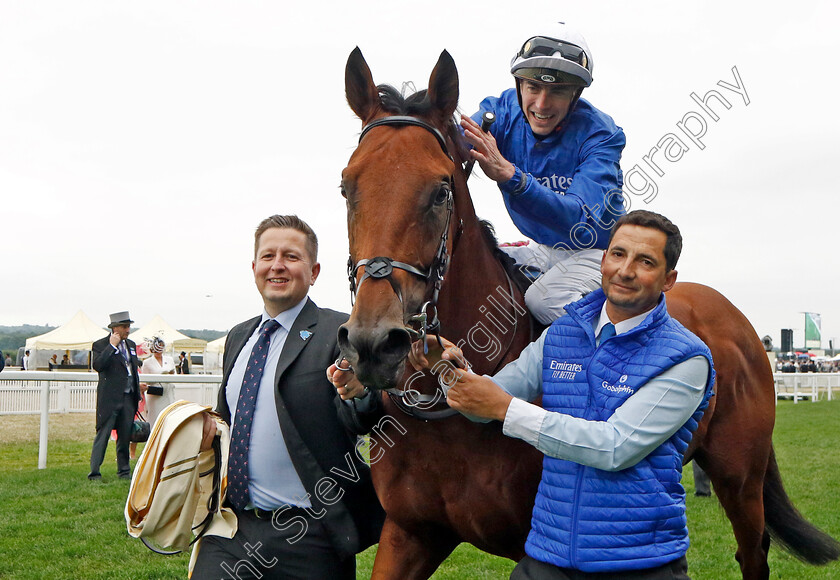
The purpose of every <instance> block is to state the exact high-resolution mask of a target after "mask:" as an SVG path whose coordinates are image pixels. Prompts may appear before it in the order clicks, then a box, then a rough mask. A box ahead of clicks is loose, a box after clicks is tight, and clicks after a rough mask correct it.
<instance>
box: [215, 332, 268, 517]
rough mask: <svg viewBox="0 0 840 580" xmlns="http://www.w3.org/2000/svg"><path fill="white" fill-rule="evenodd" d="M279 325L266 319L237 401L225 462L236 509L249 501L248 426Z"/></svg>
mask: <svg viewBox="0 0 840 580" xmlns="http://www.w3.org/2000/svg"><path fill="white" fill-rule="evenodd" d="M278 328H280V323H279V322H277V321H276V320H274V319H273V318H271V319H269V320H266V321H265V324H263V327H262V330H261V331H260V337H259V338H258V339H257V343H256V344H255V345H254V349H253V350H252V351H251V358H250V360H249V361H248V366H247V367H245V376H244V377H243V378H242V388H241V389H240V391H239V401H238V402H237V403H236V415H235V419H236V421H235V423H234V425H233V433H232V434H231V437H230V460H229V465H228V488H227V496H228V498H229V499H230V503H231V504H232V505H233V507H235V508H236V509H238V510H241V509H244V508H245V506H246V505H248V502H249V501H250V498H251V494H250V492H249V491H248V450H249V448H250V447H251V425H252V424H253V421H254V409H255V408H256V406H257V392H258V391H259V389H260V381H261V380H262V375H263V369H264V368H265V359H266V357H267V356H268V345H269V342H270V341H271V335H272V334H273V333H274V331H276V330H277V329H278Z"/></svg>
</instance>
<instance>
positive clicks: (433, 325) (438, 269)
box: [347, 115, 455, 342]
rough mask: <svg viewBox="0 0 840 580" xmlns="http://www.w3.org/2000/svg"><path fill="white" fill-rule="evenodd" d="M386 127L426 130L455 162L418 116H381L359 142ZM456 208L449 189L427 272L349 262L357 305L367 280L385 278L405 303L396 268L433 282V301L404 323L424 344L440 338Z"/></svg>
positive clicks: (387, 263) (383, 259) (372, 261)
mask: <svg viewBox="0 0 840 580" xmlns="http://www.w3.org/2000/svg"><path fill="white" fill-rule="evenodd" d="M383 125H390V126H402V125H410V126H415V127H422V128H423V129H425V130H426V131H428V132H429V133H431V134H432V135H434V137H435V138H436V139H437V142H438V143H439V144H440V147H441V149H443V152H444V153H445V154H446V156H447V157H449V159H450V160H452V161H453V162H454V159H453V158H452V155H450V154H449V150H448V149H447V147H446V140H445V139H444V138H443V135H442V134H441V132H440V131H438V130H437V129H436V128H435V127H433V126H432V125H430V124H429V123H427V122H425V121H423V120H422V119H418V118H417V117H409V116H402V115H394V116H390V117H382V118H381V119H376V120H375V121H371V122H370V123H368V124H367V125H365V127H364V128H363V129H362V134H361V135H359V143H361V142H362V139H364V138H365V135H367V134H368V132H369V131H370V130H371V129H374V128H376V127H380V126H383ZM450 183H451V182H450ZM454 209H455V202H454V196H453V194H452V188H451V187H450V188H449V191H448V194H447V198H446V223H445V224H444V226H443V232H442V233H441V236H440V243H439V244H438V249H437V252H436V253H435V257H434V259H433V260H432V263H431V265H430V266H429V267H428V269H427V270H426V271H423V270H421V269H419V268H416V267H415V266H412V265H411V264H406V263H405V262H399V261H397V260H393V259H391V258H389V257H387V256H377V257H375V258H365V259H363V260H359V261H358V262H356V263H355V264H354V263H353V257H352V256H350V257H349V258H348V259H347V277H348V279H349V280H350V297H351V303H352V304H355V301H356V293H357V292H358V290H359V288H361V286H362V283H363V282H364V281H365V280H367V279H368V278H373V279H377V280H378V279H382V278H384V279H386V280H388V282H389V283H390V284H391V287H392V288H393V289H394V292H395V293H396V295H397V298H399V300H400V302H402V301H403V297H402V292H401V291H400V288H399V285H398V284H397V283H396V282H395V281H394V279H393V278H392V277H391V274H392V273H393V271H394V269H395V268H396V269H399V270H403V271H405V272H408V273H409V274H413V275H415V276H418V277H420V278H422V279H423V280H425V281H426V283H427V284H428V283H432V284H433V285H434V290H433V292H432V298H431V299H430V300H428V301H426V302H425V303H424V304H423V306H421V307H420V312H418V313H417V314H414V315H412V316H410V317H409V318H408V320H407V321H406V324H405V329H406V330H407V331H408V333H409V334H410V335H411V337H412V339H413V340H422V341H423V342H425V340H426V335H427V334H438V335H439V334H440V319H439V318H438V315H437V300H438V295H439V294H440V288H441V285H442V284H443V278H444V276H445V275H446V270H447V269H448V267H449V250H448V249H447V247H446V245H447V242H448V241H449V227H450V224H451V222H452V213H453V212H454ZM362 266H364V267H365V272H364V274H362V278H361V279H360V280H359V283H358V284H356V273H357V272H358V271H359V268H361V267H362ZM429 309H431V312H432V317H431V318H432V320H431V322H429V320H428V318H429V316H428V312H429ZM414 325H416V326H417V328H415V327H414Z"/></svg>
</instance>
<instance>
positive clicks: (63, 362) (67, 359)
mask: <svg viewBox="0 0 840 580" xmlns="http://www.w3.org/2000/svg"><path fill="white" fill-rule="evenodd" d="M71 364H73V363H71V362H70V357H69V356H68V355H67V353H64V356H63V357H61V366H63V367H66V366H70V365H71Z"/></svg>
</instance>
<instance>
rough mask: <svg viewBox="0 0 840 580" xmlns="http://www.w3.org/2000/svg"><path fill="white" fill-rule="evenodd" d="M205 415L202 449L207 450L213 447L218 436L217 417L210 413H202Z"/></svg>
mask: <svg viewBox="0 0 840 580" xmlns="http://www.w3.org/2000/svg"><path fill="white" fill-rule="evenodd" d="M202 415H204V427H203V430H202V434H201V447H200V449H201V451H207V450H209V449H212V448H213V438H214V437H215V436H216V419H214V418H213V417H212V415H210V413H202Z"/></svg>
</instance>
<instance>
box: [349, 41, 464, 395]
mask: <svg viewBox="0 0 840 580" xmlns="http://www.w3.org/2000/svg"><path fill="white" fill-rule="evenodd" d="M345 90H346V94H347V101H348V103H349V104H350V108H351V109H353V112H355V113H356V115H358V117H359V118H360V119H361V120H362V124H363V130H362V135H361V137H360V141H359V146H358V148H357V149H356V151H355V152H354V153H353V155H352V157H351V158H350V162H349V163H348V165H347V167H346V168H345V169H344V172H343V173H342V181H341V192H342V195H343V196H344V197H345V198H346V199H347V229H348V232H349V237H350V260H349V263H348V266H349V271H350V280H351V286H352V290H353V291H354V293H355V294H356V296H355V304H354V307H353V312H352V314H351V316H350V320H348V321H347V323H346V324H344V325H343V326H342V327H341V328H340V329H339V337H338V339H339V344H340V346H341V350H342V352H343V354H344V356H345V357H346V358H347V359H348V361H349V362H350V364H351V365H352V367H353V368H354V370H355V372H356V374H357V376H358V377H359V379H360V380H361V381H362V382H363V383H364V384H366V385H368V386H370V387H374V388H390V387H394V386H396V384H397V383H398V382H399V380H400V379H401V377H402V375H403V372H404V369H405V358H406V356H407V354H408V352H409V348H410V346H411V342H412V340H413V339H414V338H417V336H418V334H421V333H422V332H423V327H425V321H424V320H422V318H423V315H426V314H428V318H429V319H432V318H433V317H435V301H436V299H437V293H438V291H439V289H440V284H441V282H442V279H443V274H444V273H445V270H446V268H447V265H448V258H449V252H450V250H451V241H452V235H451V230H453V229H454V227H455V223H456V221H457V220H456V219H455V218H454V217H453V212H454V201H453V190H454V188H455V181H454V180H455V172H456V169H460V158H459V157H458V151H455V150H454V149H456V147H455V145H454V143H453V141H452V139H451V135H452V134H453V133H452V131H453V130H454V124H453V120H452V115H453V113H454V112H455V107H456V106H457V104H458V72H457V70H456V69H455V63H454V62H453V60H452V57H451V56H450V55H449V53H447V52H446V51H444V52H443V53H441V55H440V59H439V60H438V62H437V65H436V66H435V68H434V70H433V71H432V74H431V77H430V79H429V88H428V90H427V91H421V92H418V93H415V94H414V95H411V96H410V97H408V98H405V99H404V98H403V97H402V96H401V95H400V94H399V93H398V92H397V91H396V90H395V89H393V88H392V87H387V86H380V87H377V86H376V85H375V84H374V82H373V77H372V76H371V73H370V69H369V68H368V65H367V63H366V62H365V60H364V57H363V56H362V53H361V51H360V50H359V49H358V48H356V49H355V50H354V51H353V52H352V53H351V54H350V58H349V59H348V61H347V68H346V70H345ZM453 157H454V159H453ZM459 179H460V183H463V177H462V176H460V175H459ZM417 331H419V333H418V332H417Z"/></svg>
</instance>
